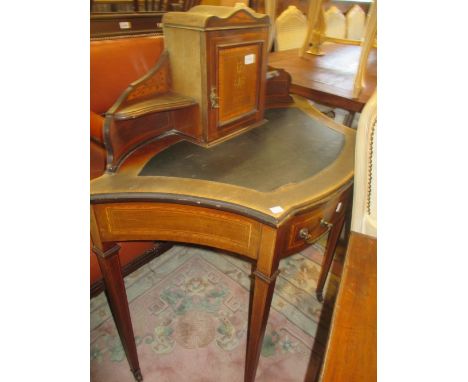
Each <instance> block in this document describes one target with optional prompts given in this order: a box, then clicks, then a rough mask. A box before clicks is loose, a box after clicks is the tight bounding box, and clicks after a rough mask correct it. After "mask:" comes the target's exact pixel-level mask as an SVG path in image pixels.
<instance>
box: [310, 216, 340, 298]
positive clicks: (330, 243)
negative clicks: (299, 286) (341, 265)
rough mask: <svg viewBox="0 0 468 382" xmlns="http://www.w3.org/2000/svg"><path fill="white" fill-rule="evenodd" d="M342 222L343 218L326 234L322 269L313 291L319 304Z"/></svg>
mask: <svg viewBox="0 0 468 382" xmlns="http://www.w3.org/2000/svg"><path fill="white" fill-rule="evenodd" d="M344 221H345V216H343V217H341V218H340V220H339V221H338V222H337V223H336V224H335V225H334V226H333V228H332V229H331V230H330V233H329V234H328V239H327V246H326V248H325V253H324V255H323V261H322V267H321V269H320V275H319V278H318V281H317V289H316V291H315V294H316V296H317V300H319V301H320V302H323V287H324V286H325V281H326V280H327V276H328V273H329V271H330V266H331V263H332V261H333V255H334V254H335V249H336V244H337V243H338V239H339V238H340V233H341V230H342V229H343V224H344Z"/></svg>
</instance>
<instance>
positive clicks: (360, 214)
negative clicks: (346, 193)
mask: <svg viewBox="0 0 468 382" xmlns="http://www.w3.org/2000/svg"><path fill="white" fill-rule="evenodd" d="M354 164H355V169H354V200H353V215H352V221H351V230H352V231H355V232H359V233H363V234H366V235H369V236H373V237H377V92H375V93H374V94H373V95H372V97H371V98H370V99H369V101H368V102H367V104H366V106H365V107H364V109H363V111H362V113H361V117H360V118H359V124H358V128H357V133H356V150H355V162H354Z"/></svg>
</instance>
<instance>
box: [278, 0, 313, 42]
mask: <svg viewBox="0 0 468 382" xmlns="http://www.w3.org/2000/svg"><path fill="white" fill-rule="evenodd" d="M275 26H276V35H275V39H274V42H275V50H276V51H280V50H288V49H297V48H300V47H301V46H302V44H304V39H305V38H306V35H307V18H306V17H305V16H304V14H303V13H302V12H301V11H300V10H299V9H297V8H296V7H295V6H294V5H290V6H289V7H288V9H286V10H285V11H283V12H282V13H281V15H279V16H278V18H277V19H276V21H275Z"/></svg>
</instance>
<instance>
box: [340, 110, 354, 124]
mask: <svg viewBox="0 0 468 382" xmlns="http://www.w3.org/2000/svg"><path fill="white" fill-rule="evenodd" d="M355 114H356V112H354V111H350V112H349V113H348V114H347V115H346V117H345V119H344V121H343V125H345V126H348V127H351V126H352V125H353V120H354V115H355Z"/></svg>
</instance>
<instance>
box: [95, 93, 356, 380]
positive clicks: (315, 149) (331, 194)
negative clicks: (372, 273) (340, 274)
mask: <svg viewBox="0 0 468 382" xmlns="http://www.w3.org/2000/svg"><path fill="white" fill-rule="evenodd" d="M265 119H266V120H268V122H266V123H265V124H263V125H262V126H260V127H257V128H255V129H251V130H249V131H246V132H244V133H243V134H241V135H238V136H236V137H234V138H231V139H230V140H227V141H225V142H221V143H219V144H217V145H215V146H211V147H200V146H197V145H196V144H195V143H192V142H187V141H184V140H182V138H181V137H180V136H177V135H175V134H174V135H171V134H166V135H163V136H161V137H159V138H158V139H156V140H152V141H151V142H148V143H146V144H145V145H144V146H142V147H140V148H139V149H138V150H136V151H134V152H132V153H131V155H130V156H128V157H127V159H126V160H125V161H123V163H122V164H121V165H120V168H119V169H118V171H117V172H116V173H113V174H105V175H103V176H101V177H100V178H96V179H94V180H93V181H92V182H91V237H92V240H93V245H94V251H95V252H96V254H97V255H98V256H97V257H98V261H99V265H100V267H101V270H102V274H103V278H104V281H105V284H106V293H107V296H108V300H109V304H110V306H111V311H112V314H113V316H114V320H115V323H116V326H117V328H118V331H119V335H120V337H121V340H122V344H123V347H124V349H125V352H126V355H127V359H128V361H129V364H130V367H131V369H132V372H133V373H134V376H135V378H136V379H137V380H142V376H141V373H140V368H139V364H138V357H137V351H136V346H135V342H134V335H133V329H132V325H131V320H130V314H129V308H128V302H127V297H126V294H125V287H124V283H123V279H122V275H121V272H120V263H119V257H118V249H119V247H118V246H117V245H116V244H115V243H116V242H118V241H132V240H138V241H142V240H152V241H153V240H162V241H173V242H184V243H192V244H198V245H204V246H209V247H213V248H217V249H221V250H224V251H228V252H231V253H233V254H237V255H240V256H242V257H244V258H246V259H248V260H250V261H251V262H252V286H251V300H250V309H249V327H248V334H247V352H246V366H245V381H246V382H252V381H254V379H255V373H256V369H257V364H258V360H259V357H260V350H261V344H262V340H263V335H264V332H265V326H266V323H267V319H268V313H269V309H270V304H271V299H272V295H273V290H274V286H275V280H276V276H277V274H278V263H279V261H280V259H281V258H283V257H285V256H288V255H291V254H293V253H296V252H298V251H300V250H301V249H303V248H304V247H305V246H307V245H308V244H310V243H312V242H314V241H315V240H317V239H318V238H319V237H321V236H322V235H324V234H326V233H327V232H329V237H328V241H327V248H326V250H325V256H324V263H323V265H322V270H321V274H320V276H319V281H318V284H317V295H318V297H319V298H321V294H322V290H323V286H324V283H325V280H326V276H327V273H328V270H329V267H330V264H331V261H332V256H333V252H334V250H335V246H336V242H337V239H338V236H339V234H340V231H341V229H342V226H343V222H344V219H345V211H346V209H347V206H348V203H349V200H350V192H351V185H352V177H353V169H354V143H355V141H354V140H355V132H354V131H353V130H351V129H348V128H346V127H344V126H342V125H339V124H337V123H335V122H334V121H332V120H331V119H329V118H327V117H325V116H323V115H322V114H321V113H320V112H319V111H317V110H316V109H314V108H312V107H311V106H310V105H309V104H308V103H307V101H306V100H305V99H302V98H299V97H295V103H294V104H293V105H291V106H289V107H281V108H273V109H270V110H267V111H266V112H265Z"/></svg>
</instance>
